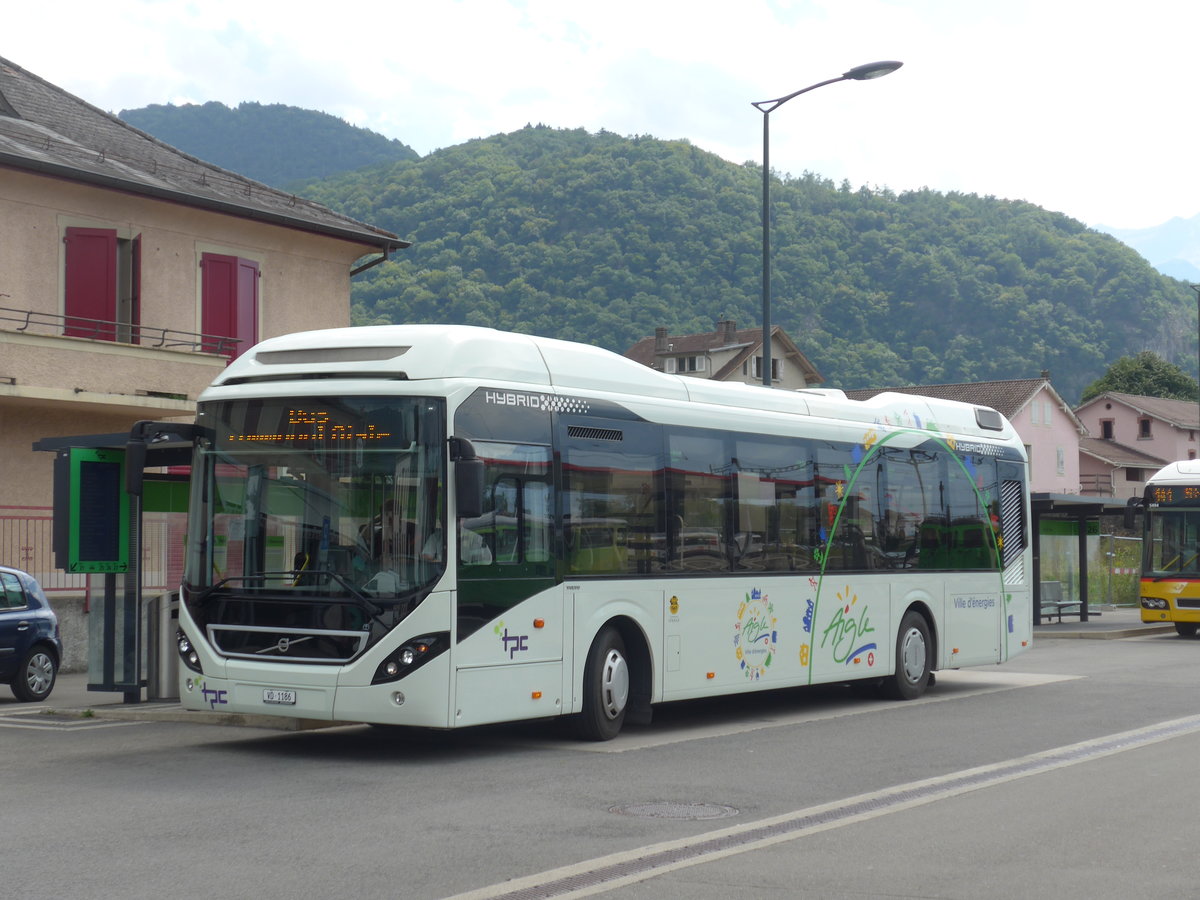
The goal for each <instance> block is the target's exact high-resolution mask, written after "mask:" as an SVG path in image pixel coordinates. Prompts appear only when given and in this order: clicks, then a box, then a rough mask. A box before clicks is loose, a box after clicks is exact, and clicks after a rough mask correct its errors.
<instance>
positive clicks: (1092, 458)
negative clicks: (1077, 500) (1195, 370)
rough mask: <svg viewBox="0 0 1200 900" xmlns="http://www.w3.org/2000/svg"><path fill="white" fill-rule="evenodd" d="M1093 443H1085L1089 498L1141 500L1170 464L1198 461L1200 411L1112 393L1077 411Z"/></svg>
mask: <svg viewBox="0 0 1200 900" xmlns="http://www.w3.org/2000/svg"><path fill="white" fill-rule="evenodd" d="M1075 415H1076V416H1077V417H1078V418H1079V420H1080V421H1081V422H1083V424H1084V425H1085V426H1086V427H1087V429H1088V431H1089V432H1090V434H1091V437H1090V438H1088V439H1086V440H1083V441H1080V445H1079V458H1080V477H1081V479H1082V482H1083V484H1082V488H1083V492H1084V493H1087V494H1095V495H1098V496H1110V497H1117V498H1121V497H1138V496H1141V493H1142V489H1143V488H1144V487H1145V483H1146V479H1147V478H1148V477H1149V476H1150V475H1152V474H1153V473H1154V472H1155V471H1157V470H1158V469H1160V468H1161V467H1163V466H1165V465H1166V464H1167V463H1169V462H1174V461H1175V460H1180V459H1195V458H1196V453H1197V450H1198V449H1200V448H1198V446H1197V431H1200V405H1197V403H1196V402H1195V401H1191V400H1164V399H1162V398H1160V397H1142V396H1138V395H1136V394H1122V393H1119V392H1117V391H1109V392H1107V393H1104V394H1101V395H1100V396H1098V397H1093V398H1092V399H1091V400H1089V401H1088V402H1087V403H1084V404H1082V405H1081V406H1079V407H1077V408H1076V410H1075Z"/></svg>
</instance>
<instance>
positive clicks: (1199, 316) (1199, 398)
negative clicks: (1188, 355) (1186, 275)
mask: <svg viewBox="0 0 1200 900" xmlns="http://www.w3.org/2000/svg"><path fill="white" fill-rule="evenodd" d="M1191 287H1192V290H1193V291H1195V292H1196V339H1197V344H1196V384H1197V385H1198V386H1200V284H1193V285H1192V286H1191ZM1196 411H1197V415H1198V416H1200V390H1197V392H1196ZM1197 423H1198V424H1200V418H1198V419H1197Z"/></svg>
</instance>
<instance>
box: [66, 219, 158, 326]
mask: <svg viewBox="0 0 1200 900" xmlns="http://www.w3.org/2000/svg"><path fill="white" fill-rule="evenodd" d="M63 244H64V245H65V248H66V253H65V256H64V258H65V260H66V271H65V273H64V276H65V277H64V279H63V315H64V317H65V319H64V325H63V333H64V334H66V335H68V336H70V337H85V338H94V339H97V340H102V341H123V342H125V343H131V344H136V343H138V325H139V324H140V317H141V298H140V296H139V295H140V292H141V236H140V235H138V236H137V237H134V238H120V237H118V236H117V231H116V229H114V228H67V229H66V233H65V235H64V237H63Z"/></svg>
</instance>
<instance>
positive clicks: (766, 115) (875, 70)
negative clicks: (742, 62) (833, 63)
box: [750, 60, 904, 387]
mask: <svg viewBox="0 0 1200 900" xmlns="http://www.w3.org/2000/svg"><path fill="white" fill-rule="evenodd" d="M902 65H904V63H901V62H896V61H895V60H885V61H883V62H873V63H867V64H866V65H862V66H855V67H854V68H853V69H851V70H850V71H848V72H843V73H842V74H841V75H839V76H838V77H837V78H830V79H828V80H826V81H818V82H817V83H816V84H810V85H809V86H808V87H806V88H801V89H800V90H798V91H793V92H792V93H790V94H788V95H787V96H786V97H777V98H775V99H774V100H758V101H755V102H753V103H751V104H750V105H751V106H753V107H754V108H755V109H757V110H758V111H759V112H761V113H762V114H763V170H762V171H763V182H762V379H763V384H764V385H766V386H767V387H770V386H771V125H770V123H771V113H772V112H774V111H775V110H776V109H778V108H779V107H781V106H783V104H785V103H787V102H788V101H789V100H791V99H792V98H793V97H799V96H800V95H801V94H807V93H808V92H809V91H815V90H816V89H817V88H819V87H825V85H827V84H835V83H836V82H839V81H866V80H868V79H870V78H882V77H883V76H884V75H887V74H890V73H891V72H895V71H896V70H897V69H898V68H900V67H901V66H902Z"/></svg>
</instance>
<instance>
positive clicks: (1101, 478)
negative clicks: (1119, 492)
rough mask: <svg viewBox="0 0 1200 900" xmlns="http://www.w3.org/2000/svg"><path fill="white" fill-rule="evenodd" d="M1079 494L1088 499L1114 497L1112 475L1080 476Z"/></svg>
mask: <svg viewBox="0 0 1200 900" xmlns="http://www.w3.org/2000/svg"><path fill="white" fill-rule="evenodd" d="M1079 493H1081V494H1084V495H1086V496H1088V497H1111V496H1113V484H1112V476H1111V475H1080V476H1079Z"/></svg>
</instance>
